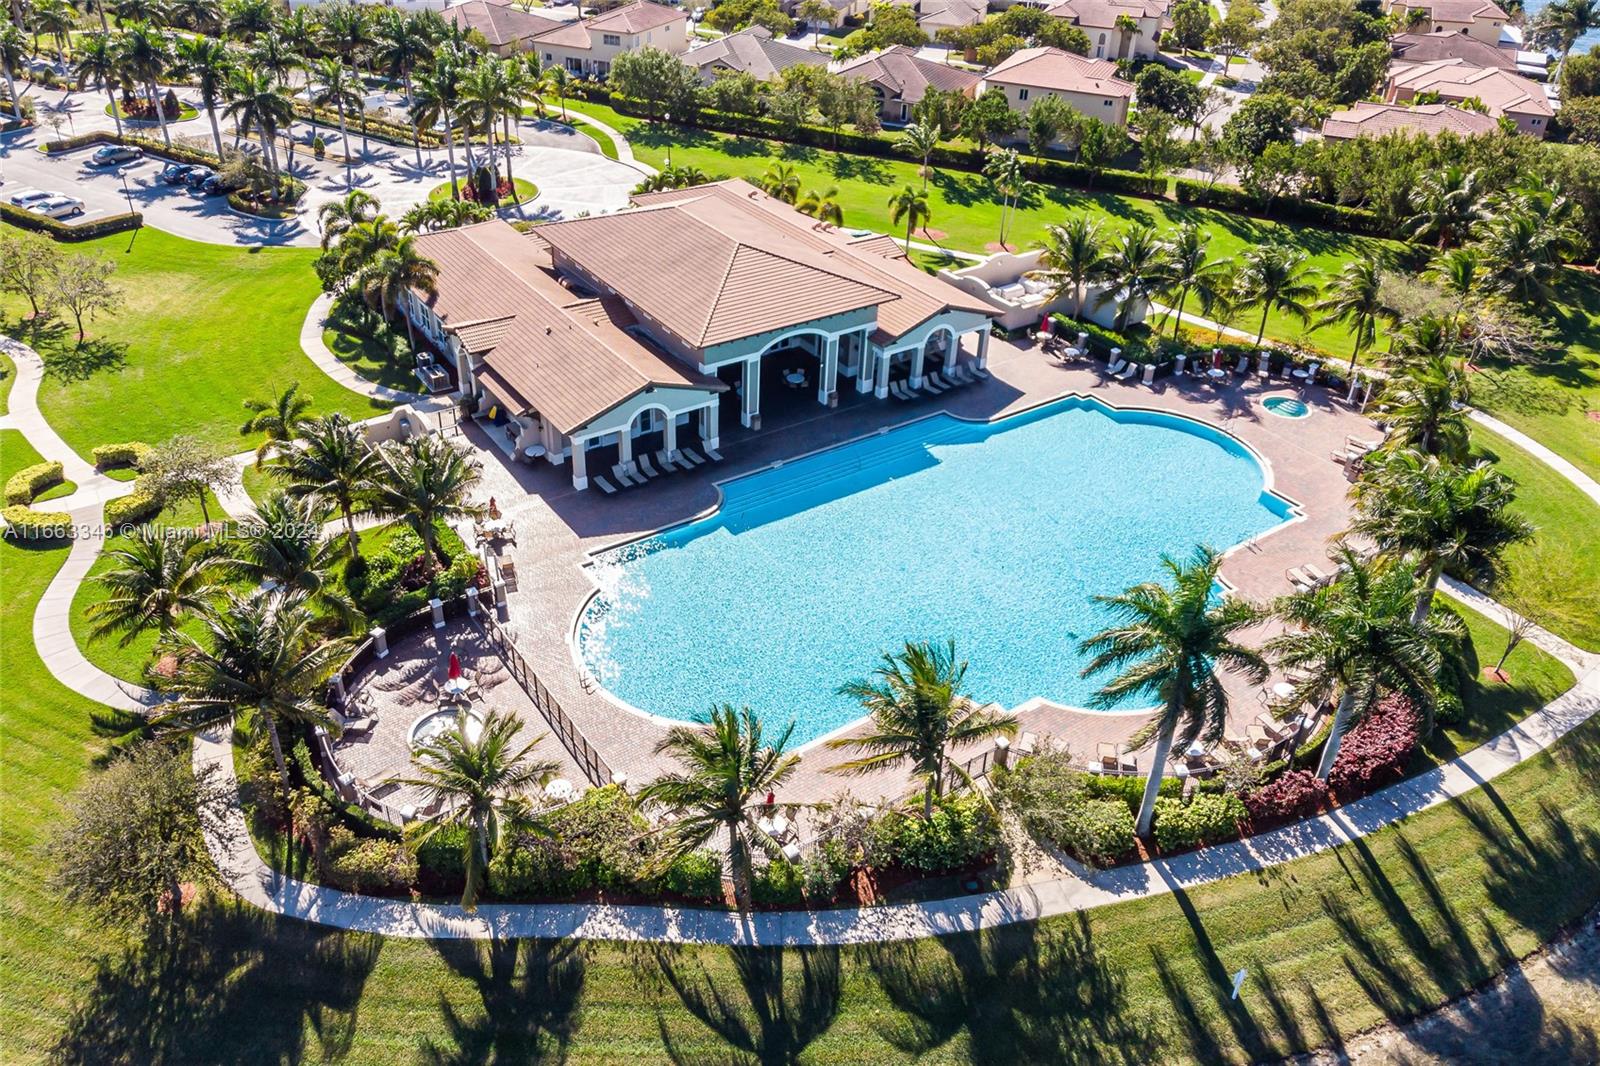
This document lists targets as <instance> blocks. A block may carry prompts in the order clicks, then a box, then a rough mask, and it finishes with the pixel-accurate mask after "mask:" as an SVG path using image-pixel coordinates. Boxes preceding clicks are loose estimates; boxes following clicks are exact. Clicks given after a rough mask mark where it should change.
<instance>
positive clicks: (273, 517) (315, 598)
mask: <svg viewBox="0 0 1600 1066" xmlns="http://www.w3.org/2000/svg"><path fill="white" fill-rule="evenodd" d="M326 517H327V514H326V511H325V509H324V507H323V505H322V502H321V500H320V499H318V498H316V497H305V496H301V497H295V496H291V495H289V494H288V493H287V492H274V493H273V494H272V495H271V496H268V497H267V498H266V499H265V500H263V501H262V502H261V504H260V505H259V506H258V507H257V508H256V521H254V522H249V523H246V524H245V525H244V527H243V529H244V533H243V534H242V535H241V536H240V537H239V538H238V539H236V540H235V541H234V542H233V543H232V544H230V545H229V550H230V552H231V554H232V556H233V563H232V566H231V569H232V570H233V571H234V572H235V573H237V574H239V575H240V576H241V577H244V578H247V579H248V580H250V581H251V582H252V583H255V584H262V583H264V582H272V583H273V584H275V585H276V586H277V587H278V588H280V589H288V590H291V591H293V592H296V593H298V594H300V595H303V596H304V597H305V600H306V602H307V603H308V604H310V605H311V606H312V607H315V608H317V609H319V610H321V611H323V612H325V613H328V614H331V615H333V616H334V617H336V618H338V619H339V620H340V621H341V622H344V623H349V622H351V621H353V620H354V619H355V617H356V605H355V603H354V601H352V600H351V599H350V597H349V595H348V594H347V593H346V592H345V590H344V586H343V584H342V582H341V580H340V578H339V576H338V562H339V555H340V550H339V546H338V545H337V544H335V543H334V541H333V540H331V539H329V538H326V537H324V536H322V523H323V521H324V520H325V519H326Z"/></svg>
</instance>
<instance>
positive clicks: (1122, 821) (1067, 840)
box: [992, 750, 1134, 866]
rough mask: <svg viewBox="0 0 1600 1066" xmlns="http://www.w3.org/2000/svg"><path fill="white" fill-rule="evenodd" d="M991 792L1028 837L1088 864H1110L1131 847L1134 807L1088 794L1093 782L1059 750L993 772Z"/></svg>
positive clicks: (1124, 800) (1091, 778)
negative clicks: (1051, 845)
mask: <svg viewBox="0 0 1600 1066" xmlns="http://www.w3.org/2000/svg"><path fill="white" fill-rule="evenodd" d="M992 780H993V782H994V791H995V795H996V796H997V797H998V799H999V801H1000V802H1001V803H1003V804H1004V805H1005V807H1006V809H1007V810H1008V811H1010V812H1011V813H1012V814H1013V815H1014V816H1015V817H1016V819H1017V821H1019V822H1021V823H1022V827H1023V828H1024V829H1026V830H1027V831H1028V833H1029V835H1031V836H1032V837H1034V838H1035V839H1036V840H1040V841H1043V842H1046V843H1049V844H1053V845H1054V846H1056V847H1058V848H1061V849H1062V850H1064V851H1066V852H1068V853H1069V854H1071V855H1073V856H1075V857H1076V858H1078V859H1079V860H1081V861H1082V862H1085V863H1087V864H1089V865H1090V866H1110V865H1112V864H1113V863H1115V862H1117V861H1118V860H1119V859H1121V858H1123V857H1125V856H1127V855H1128V854H1129V853H1131V852H1132V851H1133V850H1134V831H1133V829H1134V825H1133V810H1132V808H1130V807H1129V805H1128V803H1127V801H1126V799H1125V798H1124V797H1122V796H1120V795H1117V796H1098V795H1095V794H1094V793H1093V792H1091V787H1092V786H1093V783H1094V782H1095V781H1096V780H1097V779H1096V778H1094V777H1093V775H1090V774H1086V773H1084V772H1083V771H1082V770H1079V769H1077V768H1076V767H1074V766H1073V765H1072V758H1071V756H1070V755H1069V754H1068V753H1066V752H1062V751H1055V750H1047V751H1042V752H1040V753H1039V754H1037V755H1034V756H1032V757H1030V758H1026V759H1023V760H1022V761H1021V762H1019V763H1018V764H1017V765H1016V767H1015V768H1013V769H1010V770H1000V771H997V772H996V773H995V775H994V777H993V779H992Z"/></svg>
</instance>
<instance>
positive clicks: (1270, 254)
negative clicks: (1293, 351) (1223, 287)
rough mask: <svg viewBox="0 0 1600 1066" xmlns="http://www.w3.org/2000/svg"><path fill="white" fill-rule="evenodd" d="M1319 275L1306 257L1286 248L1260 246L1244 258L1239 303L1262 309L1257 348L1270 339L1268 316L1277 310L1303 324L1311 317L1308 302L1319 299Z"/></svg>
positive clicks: (1237, 286) (1239, 284)
mask: <svg viewBox="0 0 1600 1066" xmlns="http://www.w3.org/2000/svg"><path fill="white" fill-rule="evenodd" d="M1315 277H1316V272H1315V271H1313V270H1311V269H1310V268H1309V267H1307V266H1306V254H1305V253H1304V252H1302V251H1300V250H1299V249H1298V248H1291V247H1289V246H1288V245H1286V244H1267V245H1259V246H1257V247H1255V248H1251V249H1249V250H1247V251H1246V252H1245V253H1244V255H1242V256H1240V267H1239V274H1238V277H1237V279H1236V281H1235V287H1236V289H1237V291H1238V294H1239V302H1240V303H1242V304H1244V305H1245V306H1247V307H1249V306H1259V307H1260V308H1261V328H1260V329H1259V330H1257V331H1256V344H1258V345H1259V344H1260V343H1261V338H1262V337H1265V336H1266V335H1267V316H1268V315H1270V314H1271V313H1272V311H1273V309H1274V308H1276V309H1277V310H1279V311H1283V312H1285V313H1287V314H1291V315H1294V316H1295V317H1296V318H1298V319H1300V320H1301V321H1302V322H1304V321H1306V320H1308V319H1309V318H1310V317H1311V311H1310V309H1309V308H1308V307H1307V306H1306V301H1307V300H1310V299H1312V298H1313V297H1315V296H1316V295H1317V287H1316V284H1315V282H1314V279H1315Z"/></svg>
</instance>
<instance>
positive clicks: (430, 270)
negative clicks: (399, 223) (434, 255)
mask: <svg viewBox="0 0 1600 1066" xmlns="http://www.w3.org/2000/svg"><path fill="white" fill-rule="evenodd" d="M358 280H359V283H360V285H361V292H362V295H363V296H364V297H366V299H367V302H368V303H369V304H370V303H371V302H372V301H373V299H374V297H376V299H377V303H378V309H379V311H380V312H381V313H382V314H383V317H384V319H385V320H387V319H388V318H389V312H390V311H393V310H396V309H399V308H400V300H401V298H402V297H403V296H405V294H406V293H408V292H421V293H428V294H432V293H433V292H434V291H436V286H437V284H438V280H439V264H438V263H435V262H434V261H433V260H432V259H429V258H428V257H427V256H425V255H423V254H422V253H421V252H419V251H417V241H416V238H415V237H412V236H409V235H408V236H405V237H401V238H400V239H399V240H397V241H395V242H394V246H393V247H391V248H385V249H384V250H383V251H381V252H379V253H378V254H377V255H376V256H375V257H373V259H372V261H371V262H370V263H368V264H367V266H366V268H365V269H363V270H362V271H361V274H360V277H359V279H358ZM400 317H401V318H403V319H405V323H406V334H407V336H408V337H409V339H410V341H411V347H412V348H413V349H414V348H416V346H417V337H416V333H415V332H414V331H413V329H412V326H411V316H410V315H408V314H406V313H405V312H404V311H403V310H401V315H400Z"/></svg>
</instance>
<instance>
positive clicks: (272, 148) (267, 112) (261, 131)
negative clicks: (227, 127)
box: [223, 67, 294, 191]
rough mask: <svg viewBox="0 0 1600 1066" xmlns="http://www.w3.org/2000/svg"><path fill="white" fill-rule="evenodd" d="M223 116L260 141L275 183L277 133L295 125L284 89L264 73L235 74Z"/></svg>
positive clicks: (230, 84) (237, 72)
mask: <svg viewBox="0 0 1600 1066" xmlns="http://www.w3.org/2000/svg"><path fill="white" fill-rule="evenodd" d="M223 114H224V115H226V116H227V117H228V118H231V119H233V121H234V124H235V125H236V126H238V127H239V129H240V130H242V131H243V132H244V133H245V134H246V135H247V136H248V135H249V134H251V133H254V134H255V135H256V136H257V138H258V139H259V140H260V141H261V155H262V159H263V161H264V162H265V163H266V164H267V170H268V172H269V173H271V174H272V176H273V178H274V181H275V182H276V179H277V176H278V146H277V143H276V138H277V136H278V131H279V130H281V129H284V128H286V127H287V126H288V125H289V123H290V122H292V121H294V105H292V104H291V103H290V102H289V98H288V97H287V96H285V95H284V92H283V88H282V86H280V85H279V84H278V83H277V82H276V81H274V80H273V78H272V75H271V74H269V73H267V72H266V71H264V70H256V69H252V68H250V67H246V68H243V69H241V70H235V71H234V72H233V73H232V74H231V75H229V77H228V106H227V107H226V108H225V109H224V110H223ZM275 191H276V190H275Z"/></svg>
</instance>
